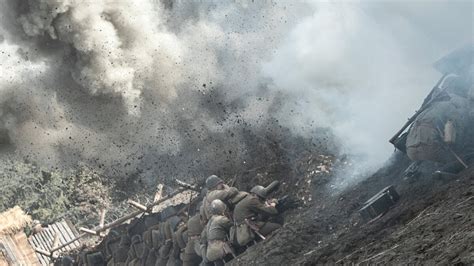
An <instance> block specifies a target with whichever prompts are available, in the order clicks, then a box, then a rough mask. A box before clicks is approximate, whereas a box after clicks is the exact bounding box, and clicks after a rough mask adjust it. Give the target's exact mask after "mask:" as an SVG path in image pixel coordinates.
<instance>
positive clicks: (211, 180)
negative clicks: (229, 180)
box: [206, 175, 224, 189]
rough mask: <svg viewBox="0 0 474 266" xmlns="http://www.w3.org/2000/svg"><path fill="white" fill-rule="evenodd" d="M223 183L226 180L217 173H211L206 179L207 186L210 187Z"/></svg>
mask: <svg viewBox="0 0 474 266" xmlns="http://www.w3.org/2000/svg"><path fill="white" fill-rule="evenodd" d="M221 183H224V181H223V180H222V179H220V178H219V177H218V176H216V175H211V176H210V177H208V178H207V179H206V187H207V188H208V189H213V188H215V187H216V186H217V185H219V184H221Z"/></svg>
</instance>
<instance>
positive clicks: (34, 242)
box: [28, 235, 46, 265]
mask: <svg viewBox="0 0 474 266" xmlns="http://www.w3.org/2000/svg"><path fill="white" fill-rule="evenodd" d="M28 241H29V242H30V244H31V245H32V247H33V248H35V247H40V245H39V243H38V240H37V239H36V237H35V235H32V236H30V238H29V240H28ZM35 253H36V252H35ZM36 257H38V259H39V260H40V263H41V265H45V263H46V262H45V260H46V257H45V256H44V255H41V254H39V253H36Z"/></svg>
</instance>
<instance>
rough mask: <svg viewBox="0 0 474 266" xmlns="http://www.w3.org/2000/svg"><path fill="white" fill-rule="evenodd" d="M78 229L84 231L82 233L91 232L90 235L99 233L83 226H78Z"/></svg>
mask: <svg viewBox="0 0 474 266" xmlns="http://www.w3.org/2000/svg"><path fill="white" fill-rule="evenodd" d="M79 231H81V232H84V233H88V234H91V235H98V234H99V232H97V231H94V230H91V229H87V228H85V227H80V228H79Z"/></svg>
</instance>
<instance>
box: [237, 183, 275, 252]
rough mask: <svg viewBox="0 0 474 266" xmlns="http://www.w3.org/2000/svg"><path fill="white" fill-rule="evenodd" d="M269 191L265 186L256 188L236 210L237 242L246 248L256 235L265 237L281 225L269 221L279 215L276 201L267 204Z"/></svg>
mask: <svg viewBox="0 0 474 266" xmlns="http://www.w3.org/2000/svg"><path fill="white" fill-rule="evenodd" d="M266 198H267V191H266V189H265V188H264V187H263V186H255V187H253V188H252V190H250V195H248V196H246V197H245V198H244V199H242V200H241V201H240V202H239V203H238V204H237V205H236V206H235V209H234V223H235V225H236V235H237V242H238V243H239V245H241V246H245V245H247V244H248V243H250V242H251V241H252V240H254V239H255V234H260V235H262V236H263V237H265V236H267V235H269V234H270V233H271V232H273V231H275V230H277V229H278V228H280V227H281V225H279V224H277V223H272V222H269V221H268V218H269V217H272V216H276V215H278V210H277V209H276V208H275V206H276V205H277V202H276V200H273V201H269V202H266Z"/></svg>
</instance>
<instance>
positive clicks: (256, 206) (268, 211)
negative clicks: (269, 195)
mask: <svg viewBox="0 0 474 266" xmlns="http://www.w3.org/2000/svg"><path fill="white" fill-rule="evenodd" d="M250 208H251V210H252V211H254V212H257V213H260V214H264V215H270V216H273V215H277V214H278V211H277V209H276V208H275V207H273V206H268V205H265V203H262V202H260V201H259V200H258V199H254V200H252V201H251V205H250Z"/></svg>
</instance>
